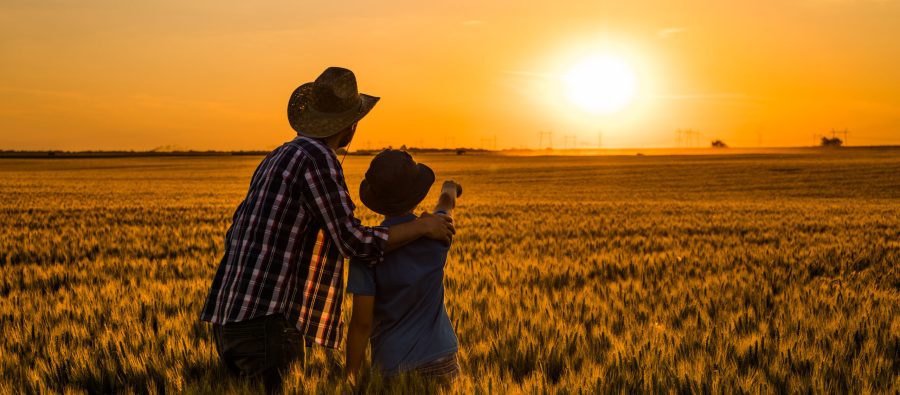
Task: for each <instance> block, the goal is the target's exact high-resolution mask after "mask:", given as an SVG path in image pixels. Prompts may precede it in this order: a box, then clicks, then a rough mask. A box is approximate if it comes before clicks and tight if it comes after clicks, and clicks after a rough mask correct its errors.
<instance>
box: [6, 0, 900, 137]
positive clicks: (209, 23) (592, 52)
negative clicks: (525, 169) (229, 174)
mask: <svg viewBox="0 0 900 395" xmlns="http://www.w3.org/2000/svg"><path fill="white" fill-rule="evenodd" d="M897 20H900V1H895V0H882V1H875V0H861V1H842V0H790V1H774V0H763V1H760V2H755V3H745V4H739V3H731V2H729V3H728V4H725V3H722V2H714V1H708V0H707V1H699V0H688V1H685V2H681V4H677V5H676V4H671V3H669V2H662V1H642V2H637V3H631V4H618V3H616V2H612V1H601V2H595V1H567V2H563V3H556V4H552V5H551V4H536V5H528V6H523V5H521V4H519V3H516V2H512V1H507V0H504V1H498V2H491V3H488V4H485V3H482V2H475V1H461V2H455V3H453V4H418V3H416V2H412V1H391V2H384V3H381V4H377V5H375V4H367V3H364V2H353V3H352V4H341V5H336V4H324V3H323V4H310V5H303V4H299V3H296V2H289V1H268V2H265V3H264V4H256V3H255V4H245V3H241V2H233V1H227V2H212V1H205V0H204V1H198V2H191V3H189V4H188V3H183V2H177V1H173V0H162V1H154V2H152V3H127V4H126V3H120V2H115V1H112V0H87V1H83V2H78V3H73V2H64V1H50V2H42V3H41V4H37V3H34V2H29V1H24V0H8V1H4V2H3V3H2V4H0V51H2V53H3V54H4V55H3V57H4V61H3V62H2V63H0V149H18V150H39V149H60V150H92V149H99V150H115V149H135V150H148V149H153V148H156V147H160V146H174V147H179V148H183V149H198V150H205V149H214V150H257V149H269V148H272V147H275V146H277V145H278V144H280V143H281V142H283V141H286V140H289V139H290V138H292V137H293V135H294V134H293V131H292V130H291V129H290V127H289V126H288V123H287V120H286V115H285V107H286V103H287V98H288V96H289V95H290V93H291V91H293V89H294V88H295V87H296V86H297V85H299V84H301V83H303V82H307V81H311V80H313V79H315V77H316V76H317V75H318V74H319V73H320V72H321V71H322V70H323V69H324V68H325V67H327V66H331V65H339V66H344V67H347V68H350V69H352V70H353V71H354V72H355V73H356V74H357V77H358V79H359V86H360V91H361V92H364V93H369V94H372V95H376V96H380V97H382V100H381V102H379V104H378V105H377V106H376V107H375V109H374V110H373V111H372V112H371V113H370V115H369V116H368V117H367V118H366V119H364V120H363V121H362V122H361V123H360V128H359V131H358V132H357V136H356V139H355V140H354V142H353V147H351V149H365V148H374V147H381V146H387V145H392V146H400V145H403V144H406V145H408V146H426V147H457V146H466V147H474V148H481V147H489V148H497V149H504V148H531V149H534V148H545V147H547V146H549V144H548V143H547V139H548V138H549V137H547V136H546V135H541V132H545V133H549V132H552V133H553V138H552V140H551V142H552V145H553V147H554V148H564V147H569V148H586V149H587V148H595V147H597V146H598V145H602V146H603V147H604V148H626V147H630V148H658V147H673V146H678V145H679V144H678V142H679V139H678V137H677V135H676V132H675V131H676V130H679V129H692V130H696V131H698V132H699V135H698V136H697V137H696V138H695V140H694V141H692V142H691V143H690V144H688V143H687V141H686V140H685V139H682V141H681V146H682V147H686V146H688V145H696V146H707V145H708V144H709V141H710V140H712V139H721V140H723V141H725V142H726V143H727V144H728V145H730V146H733V147H758V146H765V147H779V146H808V145H812V144H813V142H814V135H822V134H829V133H830V131H831V130H832V129H838V130H842V129H845V128H846V129H849V130H850V134H849V136H848V142H849V144H850V145H890V144H900V73H896V72H895V70H897V69H900V40H897V39H896V37H898V36H900V25H898V24H897V23H896V21H897ZM596 59H611V61H610V62H606V63H604V62H599V63H598V62H597V61H596ZM592 60H593V63H591V62H592ZM584 64H589V65H593V66H591V67H592V68H590V70H600V71H596V72H591V71H589V72H587V73H585V72H583V70H581V69H579V67H581V66H579V65H584ZM597 64H601V65H602V64H612V65H613V66H610V67H606V68H604V67H602V66H601V67H599V69H598V67H596V65H597ZM620 66H621V67H620ZM573 70H575V71H579V72H577V73H576V72H574V71H573ZM573 75H575V76H576V77H577V78H575V79H574V80H573V79H572V76H573ZM623 76H627V77H629V78H630V76H633V77H634V81H633V82H634V83H633V84H631V85H628V86H623V87H619V88H616V89H619V91H615V89H606V87H607V86H609V85H608V84H610V83H615V82H616V81H621V80H622V79H623V78H622V77H623ZM591 84H595V85H596V86H597V87H603V89H600V88H597V89H590V88H591V87H593V86H594V85H591ZM583 86H587V87H588V89H584V90H582V91H576V92H573V89H577V88H578V87H583ZM597 91H602V92H601V93H599V96H597V97H593V96H592V95H597V94H598V93H597ZM594 110H596V111H594ZM601 133H602V137H601V135H600V134H601Z"/></svg>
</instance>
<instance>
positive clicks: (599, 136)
mask: <svg viewBox="0 0 900 395" xmlns="http://www.w3.org/2000/svg"><path fill="white" fill-rule="evenodd" d="M597 148H603V131H602V130H601V131H598V132H597Z"/></svg>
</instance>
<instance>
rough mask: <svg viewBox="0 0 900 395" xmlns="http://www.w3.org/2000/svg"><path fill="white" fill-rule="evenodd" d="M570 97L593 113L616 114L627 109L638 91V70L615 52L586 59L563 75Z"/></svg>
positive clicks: (566, 91) (567, 95) (564, 84)
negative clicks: (614, 53)
mask: <svg viewBox="0 0 900 395" xmlns="http://www.w3.org/2000/svg"><path fill="white" fill-rule="evenodd" d="M562 84H563V89H564V92H565V96H566V98H567V99H568V100H569V101H570V102H572V104H574V105H576V106H578V107H579V108H581V109H582V110H584V111H586V112H588V113H591V114H600V115H606V114H613V113H617V112H619V111H622V110H624V109H625V108H627V107H628V105H629V104H631V102H632V101H633V100H634V97H635V95H636V94H637V88H638V79H637V75H636V74H635V72H634V69H633V68H632V67H631V65H629V64H628V63H627V62H625V61H624V60H622V59H620V58H618V57H615V56H612V55H598V56H594V57H592V58H588V59H585V60H582V61H581V62H580V63H578V64H576V65H575V66H573V67H572V68H571V69H569V71H568V72H566V73H565V74H564V75H563V76H562Z"/></svg>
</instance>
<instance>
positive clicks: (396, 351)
mask: <svg viewBox="0 0 900 395" xmlns="http://www.w3.org/2000/svg"><path fill="white" fill-rule="evenodd" d="M415 218H416V216H415V215H413V214H408V215H405V216H401V217H394V218H390V219H387V220H385V221H384V222H383V223H382V225H384V226H390V225H395V224H399V223H403V222H407V221H412V220H413V219H415ZM448 250H449V247H448V246H445V245H442V244H441V243H439V242H436V241H433V240H429V239H419V240H417V241H415V242H412V243H410V244H407V245H406V246H403V247H401V248H399V249H397V250H395V251H392V252H390V253H388V254H386V255H385V257H384V262H382V263H380V264H378V265H375V266H370V265H368V264H367V263H365V262H357V261H352V262H351V263H350V276H349V280H348V285H347V290H348V291H349V292H351V293H353V294H355V295H369V296H374V297H375V302H374V308H373V311H374V316H373V317H374V319H373V327H372V334H371V344H372V359H373V362H374V363H375V364H376V365H378V367H379V368H380V369H381V370H382V372H383V373H384V374H387V375H393V374H396V373H398V372H403V371H409V370H413V369H415V368H417V367H419V366H421V365H423V364H426V363H428V362H431V361H434V360H436V359H438V358H440V357H442V356H446V355H449V354H452V353H454V352H456V351H457V348H458V346H457V340H456V335H455V334H454V332H453V326H452V324H451V323H450V318H449V316H448V315H447V309H446V308H445V307H444V284H443V280H444V265H445V264H446V261H447V251H448Z"/></svg>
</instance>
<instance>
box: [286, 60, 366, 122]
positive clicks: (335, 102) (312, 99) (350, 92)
mask: <svg viewBox="0 0 900 395" xmlns="http://www.w3.org/2000/svg"><path fill="white" fill-rule="evenodd" d="M378 99H379V98H378V97H375V96H370V95H366V94H362V93H359V90H358V89H357V87H356V76H355V75H353V72H352V71H350V70H347V69H345V68H341V67H329V68H327V69H325V71H323V72H322V74H321V75H319V77H318V78H316V80H315V81H314V82H307V83H305V84H303V85H300V86H299V87H297V89H295V90H294V93H292V94H291V99H290V100H289V101H288V108H287V114H288V121H289V122H290V123H291V127H292V128H293V129H294V130H295V131H296V132H297V134H299V135H301V136H305V137H313V138H325V137H330V136H333V135H335V134H337V133H338V132H340V131H342V130H344V129H346V128H347V127H348V126H350V125H352V124H353V123H355V122H357V121H359V120H360V119H362V118H363V117H364V116H366V114H368V113H369V111H370V110H371V109H372V107H374V106H375V103H377V102H378Z"/></svg>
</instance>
